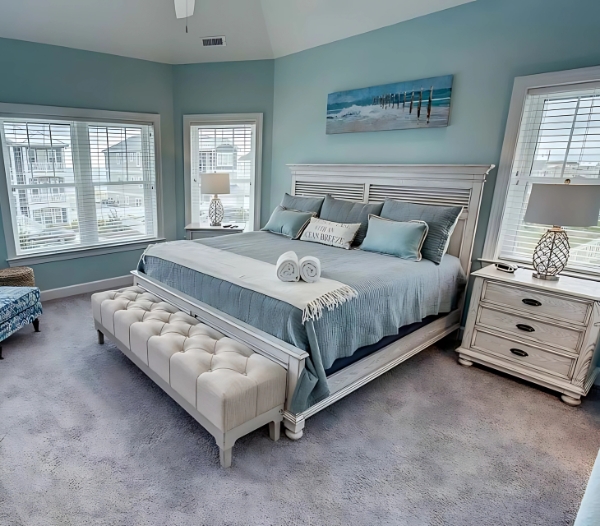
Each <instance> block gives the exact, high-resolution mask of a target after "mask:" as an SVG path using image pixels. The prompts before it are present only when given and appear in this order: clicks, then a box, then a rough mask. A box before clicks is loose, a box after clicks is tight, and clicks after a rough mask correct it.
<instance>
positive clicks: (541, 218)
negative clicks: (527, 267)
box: [524, 179, 600, 281]
mask: <svg viewBox="0 0 600 526" xmlns="http://www.w3.org/2000/svg"><path fill="white" fill-rule="evenodd" d="M570 182H571V181H570V180H569V179H567V180H566V181H565V184H533V185H532V187H531V195H530V196H529V204H528V205H527V212H525V219H524V221H525V223H537V224H541V225H553V226H552V228H549V229H548V231H547V232H546V233H545V234H544V235H543V236H542V238H541V239H540V241H539V243H538V244H537V246H536V247H535V250H534V252H533V268H534V269H535V272H534V273H533V277H535V278H538V279H545V280H549V281H557V280H558V274H559V273H560V272H561V271H562V270H563V269H564V268H565V267H566V265H567V261H568V260H569V248H570V246H569V238H568V236H567V232H566V231H565V230H564V229H563V228H562V227H564V226H579V227H585V226H597V225H598V214H599V213H600V185H570V184H569V183H570ZM558 225H560V226H558Z"/></svg>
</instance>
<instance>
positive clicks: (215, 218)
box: [208, 195, 225, 226]
mask: <svg viewBox="0 0 600 526" xmlns="http://www.w3.org/2000/svg"><path fill="white" fill-rule="evenodd" d="M223 217H225V209H224V208H223V202H222V201H221V200H220V199H219V196H218V195H213V197H212V199H211V200H210V204H209V205H208V218H209V219H210V226H221V221H223Z"/></svg>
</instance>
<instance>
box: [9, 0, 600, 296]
mask: <svg viewBox="0 0 600 526" xmlns="http://www.w3.org/2000/svg"><path fill="white" fill-rule="evenodd" d="M598 20H600V2H599V1H598V0H571V1H570V2H568V3H566V2H564V1H563V0H477V1H476V2H473V3H470V4H467V5H463V6H460V7H457V8H453V9H449V10H446V11H441V12H439V13H434V14H432V15H429V16H426V17H422V18H418V19H415V20H410V21H407V22H404V23H401V24H397V25H395V26H390V27H387V28H383V29H380V30H377V31H373V32H371V33H367V34H364V35H359V36H356V37H352V38H349V39H346V40H342V41H339V42H334V43H332V44H328V45H325V46H321V47H319V48H315V49H311V50H307V51H303V52H301V53H297V54H295V55H290V56H288V57H284V58H281V59H277V60H275V61H272V60H262V61H250V62H228V63H212V64H193V65H180V66H169V65H165V64H157V63H152V62H146V61H142V60H135V59H127V58H121V57H116V56H112V55H105V54H100V53H91V52H86V51H77V50H72V49H68V48H61V47H55V46H46V45H40V44H32V43H28V42H22V41H15V40H5V39H0V72H2V77H1V78H0V102H13V103H25V104H42V105H56V106H67V107H80V108H91V109H108V110H121V111H134V112H135V111H138V112H149V113H159V114H160V115H161V127H162V129H161V132H162V145H161V148H162V158H163V162H162V172H163V193H164V199H165V201H164V209H165V211H166V213H165V234H166V237H167V238H169V239H175V238H181V237H183V234H184V226H185V225H184V205H185V199H184V178H183V141H182V135H183V133H182V125H183V115H184V114H186V113H238V112H242V113H246V112H262V113H264V125H265V127H264V142H263V209H262V219H263V222H264V221H266V219H267V218H268V216H269V213H270V211H271V210H272V209H273V207H274V206H275V205H276V204H277V203H278V202H279V200H280V199H281V196H282V194H283V192H285V191H288V190H289V188H290V174H289V171H288V169H287V167H286V164H288V163H321V162H323V163H330V162H342V163H371V162H373V163H494V164H498V160H499V157H500V148H501V143H502V139H503V136H504V127H505V123H506V116H507V113H508V105H509V100H510V94H511V90H512V84H513V80H514V77H516V76H521V75H531V74H535V73H541V72H547V71H559V70H564V69H572V68H579V67H585V66H593V65H598V64H600V31H598V30H597V23H598ZM450 73H452V74H454V75H455V78H454V93H453V101H452V109H451V117H450V120H451V122H450V126H449V127H448V128H439V129H429V130H403V131H392V132H377V133H355V134H343V135H326V134H325V116H326V103H327V94H328V93H331V92H333V91H338V90H344V89H351V88H358V87H364V86H372V85H377V84H383V83H388V82H394V81H401V80H411V79H418V78H423V77H431V76H437V75H444V74H450ZM493 185H494V174H493V175H492V177H491V178H490V180H489V182H488V184H487V187H486V191H485V195H484V203H483V209H482V215H481V221H480V226H479V231H478V235H477V240H476V247H475V256H476V257H477V256H479V255H480V254H481V250H482V246H483V239H484V236H485V230H486V226H487V217H488V213H489V208H490V202H491V197H492V191H493ZM138 256H139V251H130V252H122V253H115V254H108V255H104V256H96V257H85V258H79V259H72V260H67V261H62V262H55V263H45V264H41V265H36V266H35V271H36V276H37V281H38V283H39V285H40V286H41V288H42V289H48V288H55V287H63V286H67V285H72V284H75V283H83V282H87V281H94V280H98V279H103V278H108V277H114V276H121V275H124V274H126V273H127V272H128V271H129V270H131V269H132V268H133V267H134V266H135V264H136V262H137V259H138ZM6 257H7V256H6V246H5V242H4V238H3V230H2V229H0V266H5V265H6Z"/></svg>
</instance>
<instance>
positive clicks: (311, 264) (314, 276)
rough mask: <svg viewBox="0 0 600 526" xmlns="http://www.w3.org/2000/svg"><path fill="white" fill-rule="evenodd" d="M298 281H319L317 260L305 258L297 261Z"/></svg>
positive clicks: (319, 270) (310, 257)
mask: <svg viewBox="0 0 600 526" xmlns="http://www.w3.org/2000/svg"><path fill="white" fill-rule="evenodd" d="M299 265H300V279H302V280H304V281H306V282H307V283H314V282H315V281H319V279H321V262H320V261H319V258H316V257H313V256H305V257H303V258H302V259H301V260H300V261H299Z"/></svg>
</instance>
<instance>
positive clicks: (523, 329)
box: [517, 323, 535, 332]
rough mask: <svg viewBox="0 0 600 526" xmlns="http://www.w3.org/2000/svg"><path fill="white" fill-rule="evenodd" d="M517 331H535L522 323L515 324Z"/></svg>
mask: <svg viewBox="0 0 600 526" xmlns="http://www.w3.org/2000/svg"><path fill="white" fill-rule="evenodd" d="M517 329H519V330H520V331H525V332H535V329H534V328H533V327H532V326H531V325H525V324H524V323H517Z"/></svg>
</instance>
